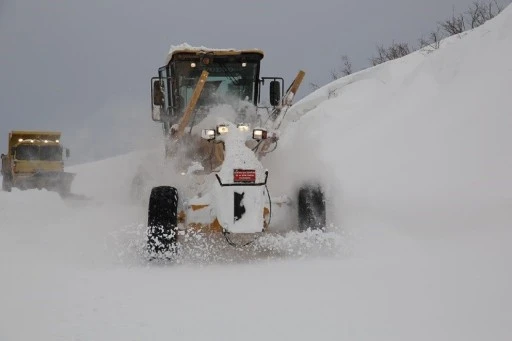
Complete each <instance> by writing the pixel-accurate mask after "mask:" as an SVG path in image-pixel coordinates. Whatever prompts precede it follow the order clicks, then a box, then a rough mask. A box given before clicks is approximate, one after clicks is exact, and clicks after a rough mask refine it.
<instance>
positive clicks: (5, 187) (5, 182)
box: [2, 175, 12, 192]
mask: <svg viewBox="0 0 512 341" xmlns="http://www.w3.org/2000/svg"><path fill="white" fill-rule="evenodd" d="M11 190H12V180H11V179H10V178H9V177H8V176H7V175H4V176H3V177H2V191H5V192H10V191H11Z"/></svg>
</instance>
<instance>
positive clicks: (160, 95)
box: [153, 79, 165, 106]
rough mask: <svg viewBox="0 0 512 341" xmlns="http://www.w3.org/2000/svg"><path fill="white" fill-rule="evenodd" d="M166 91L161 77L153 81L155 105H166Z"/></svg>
mask: <svg viewBox="0 0 512 341" xmlns="http://www.w3.org/2000/svg"><path fill="white" fill-rule="evenodd" d="M164 102H165V100H164V92H163V91H162V85H161V83H160V80H159V79H156V80H154V81H153V105H159V106H163V105H164Z"/></svg>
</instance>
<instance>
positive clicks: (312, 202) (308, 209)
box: [298, 186, 327, 232]
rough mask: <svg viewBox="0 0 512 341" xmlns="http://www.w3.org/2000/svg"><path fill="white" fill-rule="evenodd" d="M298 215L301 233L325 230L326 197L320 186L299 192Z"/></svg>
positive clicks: (306, 188)
mask: <svg viewBox="0 0 512 341" xmlns="http://www.w3.org/2000/svg"><path fill="white" fill-rule="evenodd" d="M298 213H299V231H300V232H304V231H306V230H307V229H311V230H319V229H324V228H325V226H326V221H327V214H326V207H325V197H324V192H323V191H322V188H321V187H320V186H305V187H302V188H301V189H300V190H299V200H298Z"/></svg>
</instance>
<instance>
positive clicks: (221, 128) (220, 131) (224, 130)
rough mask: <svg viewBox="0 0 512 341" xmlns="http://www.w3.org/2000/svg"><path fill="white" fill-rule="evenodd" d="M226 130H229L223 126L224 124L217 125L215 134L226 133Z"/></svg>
mask: <svg viewBox="0 0 512 341" xmlns="http://www.w3.org/2000/svg"><path fill="white" fill-rule="evenodd" d="M228 131H229V129H228V126H225V125H218V126H217V134H219V135H224V134H227V133H228Z"/></svg>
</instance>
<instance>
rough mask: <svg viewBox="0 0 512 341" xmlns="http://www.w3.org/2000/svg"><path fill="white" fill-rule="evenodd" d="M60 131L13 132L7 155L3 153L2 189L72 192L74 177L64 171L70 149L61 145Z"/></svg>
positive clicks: (10, 136)
mask: <svg viewBox="0 0 512 341" xmlns="http://www.w3.org/2000/svg"><path fill="white" fill-rule="evenodd" d="M60 137H61V133H60V132H48V131H12V132H11V133H10V134H9V143H8V148H9V149H8V153H7V154H2V170H1V172H2V176H3V179H2V188H3V190H4V191H9V192H10V191H11V188H12V187H17V188H19V189H22V190H25V189H33V188H37V189H42V188H46V189H48V190H57V191H59V192H66V191H69V189H70V186H71V181H72V179H73V177H74V174H70V173H66V172H64V159H63V157H64V156H65V157H69V155H70V154H69V149H67V148H63V147H62V146H61V143H60Z"/></svg>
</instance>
